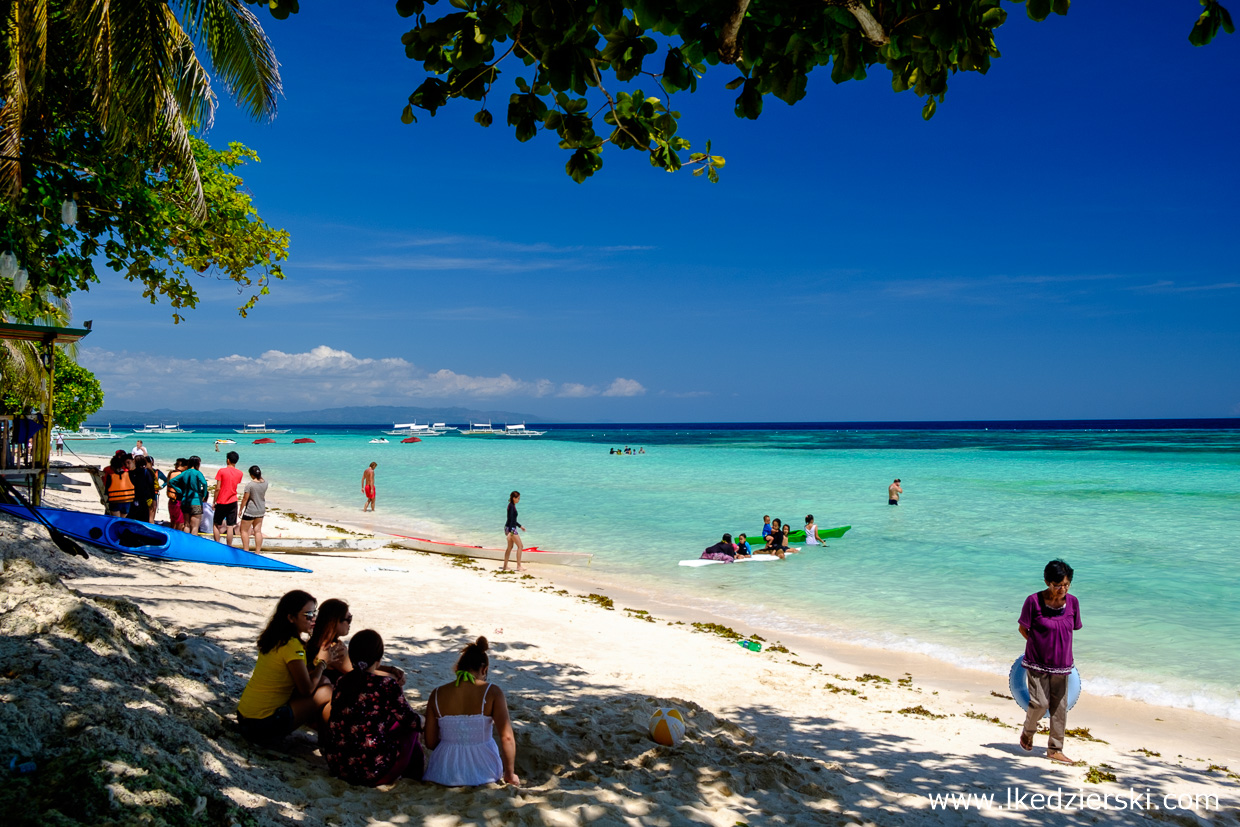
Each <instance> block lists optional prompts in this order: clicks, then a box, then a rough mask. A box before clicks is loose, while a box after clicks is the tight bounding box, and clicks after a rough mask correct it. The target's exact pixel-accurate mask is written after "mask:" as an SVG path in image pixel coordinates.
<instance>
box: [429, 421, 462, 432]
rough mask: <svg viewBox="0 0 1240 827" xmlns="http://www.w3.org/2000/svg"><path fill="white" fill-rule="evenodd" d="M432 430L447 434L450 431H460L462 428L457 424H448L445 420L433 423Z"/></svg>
mask: <svg viewBox="0 0 1240 827" xmlns="http://www.w3.org/2000/svg"><path fill="white" fill-rule="evenodd" d="M431 430H432V431H440V432H441V433H445V434H446V433H447V432H448V431H459V430H461V429H460V428H458V427H456V426H455V425H448V424H446V423H443V422H436V423H434V424H433V425H431Z"/></svg>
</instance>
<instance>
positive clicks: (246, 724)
mask: <svg viewBox="0 0 1240 827" xmlns="http://www.w3.org/2000/svg"><path fill="white" fill-rule="evenodd" d="M317 606H318V603H317V602H316V601H315V599H314V598H313V597H312V596H311V595H309V594H307V593H306V592H303V591H300V590H297V591H291V592H289V593H288V594H286V595H284V597H281V598H280V602H279V603H278V604H277V605H276V610H275V612H274V613H273V614H272V615H271V619H270V620H269V621H267V628H266V629H263V633H262V634H261V635H259V636H258V660H257V661H256V662H255V664H254V674H253V675H251V676H250V681H249V683H247V684H246V685H245V691H244V692H242V693H241V700H240V702H238V704H237V723H238V724H239V725H240V728H241V733H242V734H243V735H244V736H245V737H246V738H249V739H250V740H251V741H269V740H272V739H276V738H283V737H284V736H285V735H288V734H289V733H290V732H292V731H293V730H295V729H297V728H298V727H299V726H302V725H303V724H308V725H309V726H312V727H315V728H316V729H317V728H318V727H320V726H322V724H323V718H322V716H321V714H320V710H322V708H323V707H324V705H326V704H327V702H328V701H329V700H331V690H332V687H331V684H330V683H329V682H328V681H326V680H324V678H323V672H324V671H325V670H326V669H327V668H328V667H329V666H333V667H337V668H338V667H339V666H340V663H339V660H336V661H333V660H332V653H331V651H330V650H329V649H327V648H322V649H312V650H310V651H312V652H314V665H313V667H309V666H307V664H306V645H305V644H304V643H303V642H302V639H301V636H302V635H303V634H309V632H310V630H311V629H312V628H313V627H314V618H315V617H316V616H317V615H318V609H317Z"/></svg>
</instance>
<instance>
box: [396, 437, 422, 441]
mask: <svg viewBox="0 0 1240 827" xmlns="http://www.w3.org/2000/svg"><path fill="white" fill-rule="evenodd" d="M421 441H422V439H421V438H420V437H416V436H411V437H406V438H405V439H402V440H401V442H421Z"/></svg>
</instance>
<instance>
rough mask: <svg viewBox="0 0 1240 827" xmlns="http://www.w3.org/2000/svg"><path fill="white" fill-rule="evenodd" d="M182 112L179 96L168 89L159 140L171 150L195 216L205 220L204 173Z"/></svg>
mask: <svg viewBox="0 0 1240 827" xmlns="http://www.w3.org/2000/svg"><path fill="white" fill-rule="evenodd" d="M181 112H182V110H181V106H180V104H179V103H178V102H177V99H176V97H175V96H174V95H173V93H172V91H171V90H169V91H167V92H166V93H165V94H164V111H163V112H162V113H161V114H160V119H159V120H160V124H161V126H162V127H163V134H161V136H160V138H161V140H160V143H162V144H163V145H164V146H167V147H168V148H169V149H170V150H171V152H172V156H173V166H174V168H175V169H176V170H177V172H179V173H180V174H181V176H182V177H183V178H184V180H185V182H186V184H187V185H188V189H189V197H190V202H189V204H188V207H189V208H190V210H191V211H192V212H193V214H194V217H195V218H197V219H198V220H199V221H202V220H205V219H206V217H207V201H206V197H205V196H204V195H203V192H202V176H201V175H200V174H199V172H198V161H197V160H196V159H195V158H194V146H193V142H192V141H191V140H190V134H189V129H188V128H187V127H186V124H185V119H184V118H183V117H182V116H181Z"/></svg>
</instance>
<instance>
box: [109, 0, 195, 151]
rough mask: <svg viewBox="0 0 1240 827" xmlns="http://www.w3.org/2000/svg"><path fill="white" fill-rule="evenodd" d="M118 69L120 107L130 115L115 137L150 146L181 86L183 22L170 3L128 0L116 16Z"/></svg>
mask: <svg viewBox="0 0 1240 827" xmlns="http://www.w3.org/2000/svg"><path fill="white" fill-rule="evenodd" d="M112 26H113V32H112V49H113V60H114V62H115V65H116V66H117V67H118V68H120V69H123V72H124V74H123V76H122V75H118V76H117V80H121V78H122V77H123V80H121V82H120V83H116V84H114V92H115V93H118V94H117V97H116V99H115V104H116V105H118V106H119V107H121V109H122V111H123V112H124V118H123V120H119V119H118V120H117V121H116V122H114V123H113V133H112V134H111V135H110V136H109V137H110V138H111V139H112V140H113V141H116V142H118V143H120V142H124V143H127V142H128V141H130V140H136V141H141V142H145V141H146V140H148V139H149V138H150V137H152V136H153V135H154V134H156V133H157V132H158V131H159V129H160V127H161V124H160V120H159V119H160V116H161V115H162V114H163V112H164V109H165V107H166V98H167V94H166V93H167V90H170V89H173V88H174V87H175V84H176V80H177V79H176V74H175V73H176V64H177V59H176V52H177V48H178V46H179V44H180V43H181V41H182V40H183V38H184V32H183V31H182V30H181V26H180V23H179V22H177V19H176V16H175V15H173V14H172V12H171V10H170V9H169V8H168V6H167V3H166V2H162V1H161V0H125V2H121V3H116V4H115V5H114V8H113V12H112Z"/></svg>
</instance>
